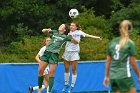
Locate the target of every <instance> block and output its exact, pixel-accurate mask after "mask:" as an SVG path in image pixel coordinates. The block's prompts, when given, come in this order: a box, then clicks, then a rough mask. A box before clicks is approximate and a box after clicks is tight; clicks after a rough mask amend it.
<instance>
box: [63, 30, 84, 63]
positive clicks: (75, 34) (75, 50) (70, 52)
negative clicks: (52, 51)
mask: <svg viewBox="0 0 140 93" xmlns="http://www.w3.org/2000/svg"><path fill="white" fill-rule="evenodd" d="M69 34H70V35H71V36H72V38H75V39H76V40H77V41H78V44H74V43H72V42H70V41H67V43H66V46H65V52H64V54H63V56H62V58H64V59H65V60H67V61H74V60H79V59H80V56H79V52H80V46H79V43H80V39H81V37H85V35H86V34H85V33H84V32H82V31H81V30H76V31H70V33H69Z"/></svg>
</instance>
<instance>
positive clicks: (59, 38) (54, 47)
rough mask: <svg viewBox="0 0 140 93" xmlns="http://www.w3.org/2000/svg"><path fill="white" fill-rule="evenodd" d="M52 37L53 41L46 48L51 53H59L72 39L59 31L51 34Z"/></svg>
mask: <svg viewBox="0 0 140 93" xmlns="http://www.w3.org/2000/svg"><path fill="white" fill-rule="evenodd" d="M50 36H51V41H50V42H49V44H48V46H47V48H46V51H49V52H52V53H59V51H60V49H61V47H62V45H63V44H64V43H65V42H66V41H71V38H70V37H68V36H67V35H65V34H61V33H59V31H57V30H53V31H52V32H50Z"/></svg>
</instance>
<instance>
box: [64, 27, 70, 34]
mask: <svg viewBox="0 0 140 93" xmlns="http://www.w3.org/2000/svg"><path fill="white" fill-rule="evenodd" d="M65 30H66V31H65V32H64V34H65V35H68V33H69V32H70V30H69V28H68V26H67V25H66V24H65Z"/></svg>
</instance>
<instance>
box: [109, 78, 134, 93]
mask: <svg viewBox="0 0 140 93" xmlns="http://www.w3.org/2000/svg"><path fill="white" fill-rule="evenodd" d="M110 84H111V89H112V91H117V90H119V91H121V92H127V91H129V90H130V89H131V88H132V87H135V84H134V80H133V78H132V77H128V78H124V79H110Z"/></svg>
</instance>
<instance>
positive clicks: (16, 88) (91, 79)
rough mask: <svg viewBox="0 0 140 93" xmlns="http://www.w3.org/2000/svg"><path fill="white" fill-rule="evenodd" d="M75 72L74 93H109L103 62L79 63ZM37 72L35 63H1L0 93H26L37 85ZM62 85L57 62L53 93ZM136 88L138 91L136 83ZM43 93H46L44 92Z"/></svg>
mask: <svg viewBox="0 0 140 93" xmlns="http://www.w3.org/2000/svg"><path fill="white" fill-rule="evenodd" d="M138 65H139V68H140V60H138ZM77 70H78V72H77V75H78V77H77V81H76V85H75V87H74V93H101V92H102V91H109V88H106V87H104V85H103V79H104V73H105V60H99V61H98V60H97V61H80V62H79V63H78V69H77ZM37 71H38V64H37V63H1V64H0V93H27V92H28V87H29V86H35V85H37V84H38V82H37V79H38V72H37ZM132 74H133V76H134V79H135V82H136V81H137V77H136V74H135V73H134V71H132ZM63 85H64V64H63V63H62V62H59V64H58V67H57V70H56V73H55V82H54V87H53V91H54V93H61V90H62V88H63ZM136 88H137V90H140V88H138V83H137V82H136ZM97 91H98V92H97ZM33 93H37V92H33ZM43 93H46V92H45V91H44V92H43ZM102 93H103V92H102Z"/></svg>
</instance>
